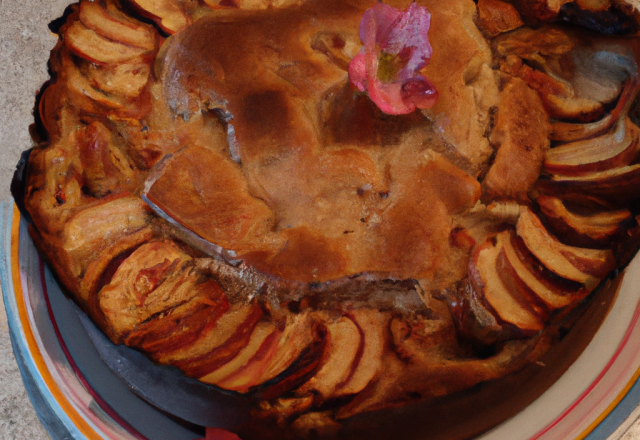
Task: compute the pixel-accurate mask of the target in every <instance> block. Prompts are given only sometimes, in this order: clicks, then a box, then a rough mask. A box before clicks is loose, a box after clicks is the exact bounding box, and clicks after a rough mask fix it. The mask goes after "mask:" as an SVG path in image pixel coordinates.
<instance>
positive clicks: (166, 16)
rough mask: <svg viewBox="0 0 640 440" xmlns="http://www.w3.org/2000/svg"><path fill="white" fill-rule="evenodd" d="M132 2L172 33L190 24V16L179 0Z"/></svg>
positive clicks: (144, 13)
mask: <svg viewBox="0 0 640 440" xmlns="http://www.w3.org/2000/svg"><path fill="white" fill-rule="evenodd" d="M131 3H133V4H134V5H135V6H136V7H137V8H138V9H139V10H140V12H141V13H142V14H143V15H145V16H147V17H149V18H150V19H152V20H153V21H155V22H156V23H158V25H159V26H160V27H161V28H162V29H163V30H164V31H166V32H167V33H169V34H171V35H173V34H175V33H177V32H180V31H181V30H183V29H186V27H187V26H188V25H189V17H188V16H187V14H186V13H185V12H184V10H183V9H182V8H181V7H180V2H179V1H178V0H131Z"/></svg>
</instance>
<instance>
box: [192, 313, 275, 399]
mask: <svg viewBox="0 0 640 440" xmlns="http://www.w3.org/2000/svg"><path fill="white" fill-rule="evenodd" d="M281 334H282V333H281V332H280V331H278V329H277V328H276V326H275V325H274V324H272V323H271V322H261V323H259V324H258V325H257V326H256V328H255V329H254V330H253V333H252V334H251V337H250V338H249V342H248V343H247V345H246V346H245V347H244V348H243V349H242V350H241V351H240V353H238V355H237V356H236V357H234V358H233V359H231V360H230V361H229V362H227V363H226V364H224V365H223V366H221V367H220V368H218V369H217V370H215V371H212V372H211V373H209V374H207V375H206V376H203V377H201V378H200V381H202V382H205V383H211V384H214V385H218V386H219V387H220V388H224V389H227V390H235V391H241V388H243V387H242V385H241V384H239V383H236V382H237V381H234V380H233V378H234V377H235V376H236V375H237V373H238V372H241V371H242V370H243V369H245V368H246V367H247V366H248V365H253V364H254V363H256V359H255V358H256V356H261V357H264V355H265V354H267V353H269V352H270V351H272V347H273V346H276V345H277V338H278V337H279V336H280V335H281ZM242 391H246V390H244V389H242Z"/></svg>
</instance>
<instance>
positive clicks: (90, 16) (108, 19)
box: [80, 1, 157, 51]
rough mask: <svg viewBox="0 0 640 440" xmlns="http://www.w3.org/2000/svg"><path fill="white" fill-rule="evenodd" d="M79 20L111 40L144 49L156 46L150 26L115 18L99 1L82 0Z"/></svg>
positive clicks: (149, 49)
mask: <svg viewBox="0 0 640 440" xmlns="http://www.w3.org/2000/svg"><path fill="white" fill-rule="evenodd" d="M80 21H81V22H82V24H84V25H85V26H86V27H87V28H89V29H91V30H93V31H95V32H96V33H98V34H99V35H101V36H103V37H105V38H108V39H109V40H112V41H118V42H120V43H124V44H126V45H129V46H134V47H138V48H140V49H144V50H148V51H151V50H154V49H155V48H156V46H157V40H156V34H155V32H154V30H153V28H152V27H150V26H147V25H143V24H142V23H139V24H138V25H137V26H136V25H133V24H132V23H130V22H123V21H119V20H117V19H116V18H115V17H113V16H112V15H110V14H109V13H108V12H107V11H106V10H105V9H103V8H102V7H101V6H100V4H99V3H97V2H91V1H83V2H82V3H80Z"/></svg>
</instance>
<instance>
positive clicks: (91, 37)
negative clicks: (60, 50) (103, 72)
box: [64, 21, 147, 64]
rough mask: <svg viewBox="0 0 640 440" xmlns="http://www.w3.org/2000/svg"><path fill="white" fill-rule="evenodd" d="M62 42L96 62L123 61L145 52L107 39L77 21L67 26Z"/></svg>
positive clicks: (79, 54) (113, 62) (71, 49)
mask: <svg viewBox="0 0 640 440" xmlns="http://www.w3.org/2000/svg"><path fill="white" fill-rule="evenodd" d="M64 42H65V44H66V46H67V47H68V48H69V50H70V51H72V52H73V53H75V54H76V55H78V56H79V57H81V58H84V59H85V60H89V61H91V62H92V63H98V64H119V63H124V62H126V61H129V60H131V59H134V58H138V57H140V56H142V55H144V54H145V53H147V50H146V49H141V48H139V47H132V46H126V45H124V44H120V43H116V42H114V41H111V40H108V39H106V38H104V37H102V36H100V35H98V34H97V33H96V32H95V31H93V30H91V29H89V28H87V27H86V26H85V25H83V24H82V23H81V22H79V21H75V22H73V24H72V25H71V26H69V27H68V28H67V30H66V31H65V33H64Z"/></svg>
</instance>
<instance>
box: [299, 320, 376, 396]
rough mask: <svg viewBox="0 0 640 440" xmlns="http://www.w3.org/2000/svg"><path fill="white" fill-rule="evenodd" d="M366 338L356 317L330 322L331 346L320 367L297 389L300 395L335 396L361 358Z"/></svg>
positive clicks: (325, 353)
mask: <svg viewBox="0 0 640 440" xmlns="http://www.w3.org/2000/svg"><path fill="white" fill-rule="evenodd" d="M363 343H364V341H363V340H362V336H361V334H360V331H359V330H358V327H357V326H356V324H355V323H354V322H353V320H352V319H350V318H348V317H346V316H343V317H341V318H340V319H338V320H337V321H335V322H331V323H329V324H328V325H327V346H326V348H325V352H324V354H323V361H322V364H321V366H320V369H319V370H318V371H317V372H316V374H315V375H314V376H313V377H312V378H311V379H309V381H308V382H307V383H305V384H304V385H302V386H301V387H300V388H298V390H297V392H296V393H297V394H298V395H305V394H309V393H317V394H319V395H320V396H322V397H331V396H333V395H334V392H335V391H336V389H337V388H339V387H340V385H342V384H344V383H345V382H346V381H347V380H348V379H349V377H350V376H351V375H352V373H353V370H354V368H355V367H357V365H358V362H359V361H360V359H359V357H358V354H359V352H360V354H361V351H362V348H361V344H363Z"/></svg>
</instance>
